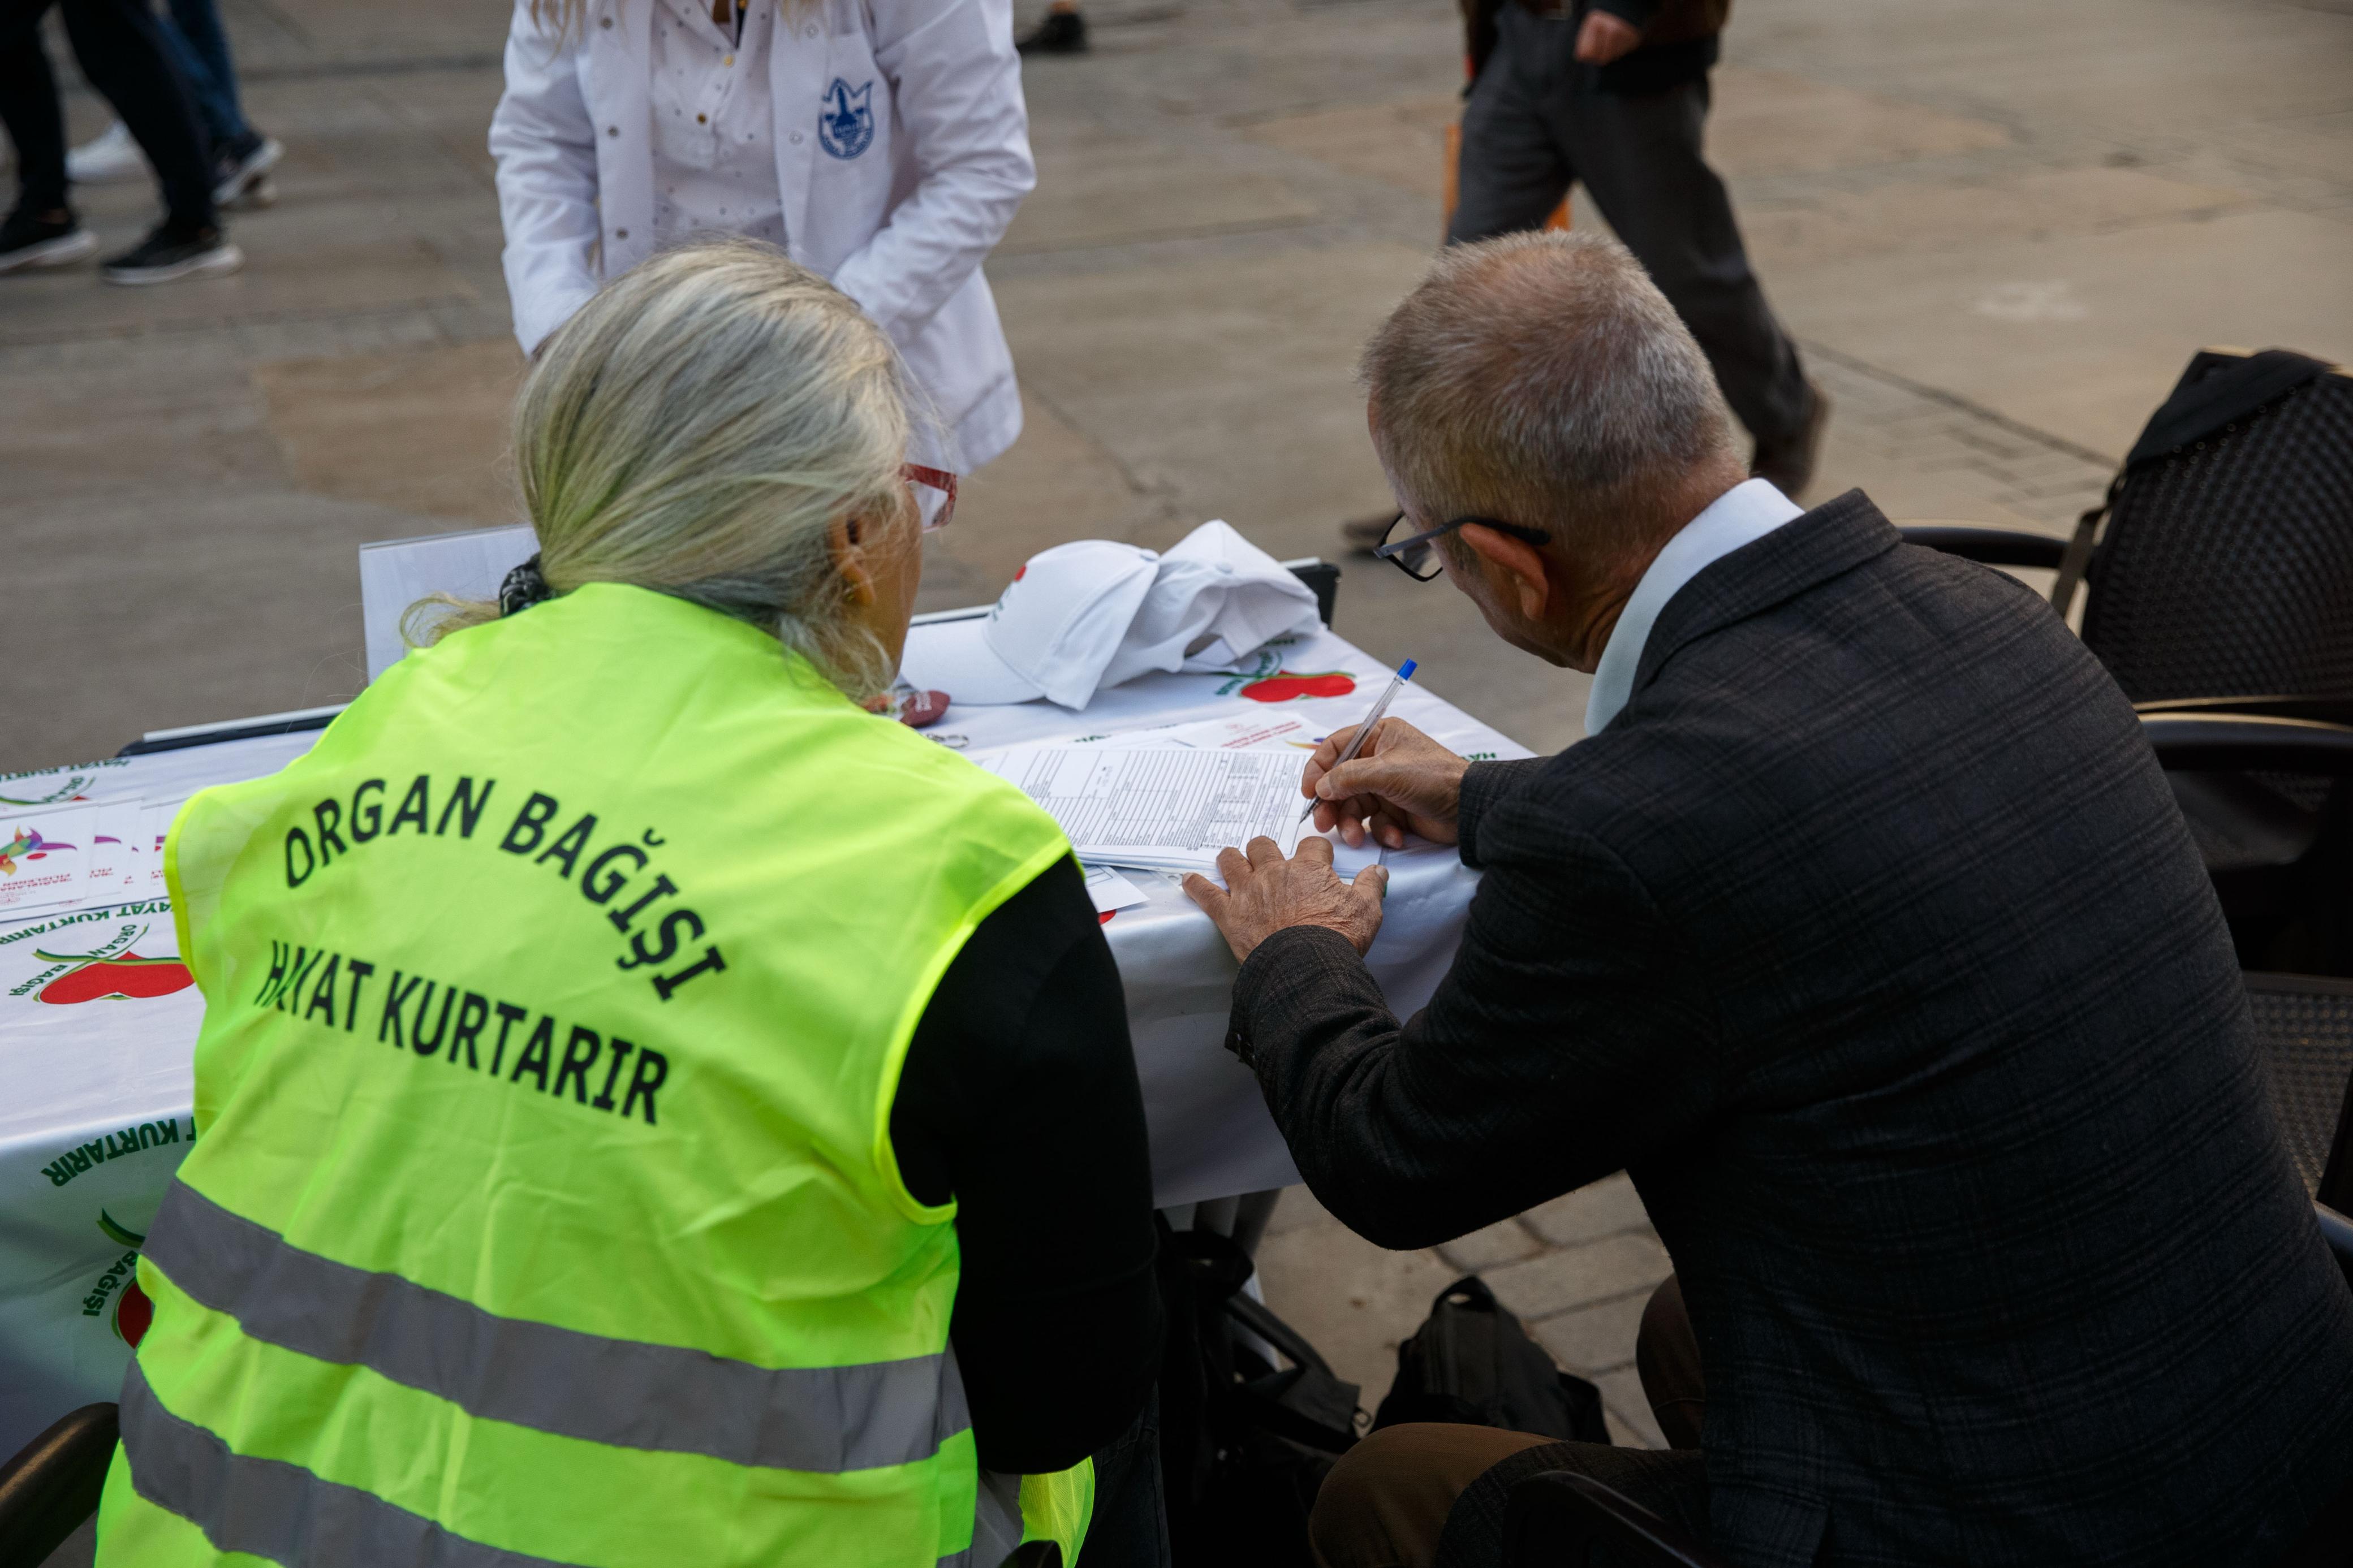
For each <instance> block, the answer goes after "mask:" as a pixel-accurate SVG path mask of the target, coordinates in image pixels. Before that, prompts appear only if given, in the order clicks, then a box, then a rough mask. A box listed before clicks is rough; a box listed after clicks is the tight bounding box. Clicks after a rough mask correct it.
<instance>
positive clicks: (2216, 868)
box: [1905, 349, 2353, 975]
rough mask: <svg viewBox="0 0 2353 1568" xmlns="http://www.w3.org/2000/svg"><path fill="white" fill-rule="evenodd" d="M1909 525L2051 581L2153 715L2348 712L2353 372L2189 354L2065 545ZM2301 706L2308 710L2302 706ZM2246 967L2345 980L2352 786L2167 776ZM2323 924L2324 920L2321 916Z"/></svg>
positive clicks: (2342, 716) (2275, 359) (1977, 556)
mask: <svg viewBox="0 0 2353 1568" xmlns="http://www.w3.org/2000/svg"><path fill="white" fill-rule="evenodd" d="M1905 538H1906V539H1907V540H1909V541H1910V542H1914V543H1917V544H1925V545H1927V546H1929V547H1931V548H1933V549H1937V550H1942V551H1945V552H1947V553H1950V554H1955V555H1959V556H1963V557H1965V558H1967V559H1969V560H1972V561H1978V562H1982V563H1986V564H1988V565H1994V566H2016V567H2028V568H2042V569H2044V570H2050V571H2054V572H2056V573H2057V574H2058V576H2057V579H2056V581H2055V582H2054V583H2053V584H2052V592H2051V602H2052V605H2053V606H2054V607H2056V608H2057V609H2058V611H2059V613H2060V614H2061V615H2065V614H2067V613H2068V611H2069V609H2070V608H2071V607H2072V606H2073V602H2074V598H2075V595H2076V592H2077V590H2078V589H2079V588H2081V589H2083V590H2084V620H2083V628H2084V643H2085V645H2086V646H2087V647H2090V648H2091V650H2092V651H2093V652H2094V654H2096V655H2097V656H2098V657H2099V658H2100V661H2101V662H2102V663H2103V664H2105V665H2106V666H2107V668H2108V669H2109V671H2110V672H2111V673H2112V674H2114V675H2115V676H2116V682H2117V684H2118V685H2120V686H2122V687H2123V688H2124V690H2125V694H2126V696H2127V697H2129V698H2131V699H2132V700H2133V701H2134V703H2135V704H2136V705H2137V706H2139V707H2140V708H2141V709H2142V710H2143V711H2145V712H2158V711H2182V710H2206V711H2214V710H2237V711H2242V712H2253V713H2262V714H2270V715H2274V716H2285V717H2300V718H2306V719H2318V720H2332V719H2333V720H2336V721H2353V613H2348V606H2353V375H2348V374H2347V373H2346V372H2345V371H2344V370H2342V369H2339V368H2337V367H2334V366H2331V365H2328V364H2326V363H2323V362H2321V361H2319V360H2316V359H2311V358H2308V357H2306V356H2305V355H2302V354H2295V353H2286V352H2285V351H2283V350H2277V349H2274V350H2268V351H2265V352H2264V353H2243V352H2241V351H2236V350H2219V349H2210V350H2205V351H2203V352H2201V353H2199V354H2198V355H2197V356H2196V357H2195V358H2193V359H2192V360H2191V361H2190V363H2189V369H2188V370H2187V371H2185V372H2184V373H2183V374H2182V377H2181V380H2180V382H2179V384H2177V385H2176V386H2175V387H2174V389H2173V392H2172V395H2170V396H2168V398H2167V399H2166V401H2165V404H2164V405H2163V406H2162V407H2160V408H2158V411H2157V413H2156V414H2155V415H2154V416H2152V417H2151V418H2150V420H2149V422H2148V426H2147V429H2145V430H2144V431H2143V432H2142V433H2141V436H2140V439H2139V440H2138V441H2137V442H2136V443H2135V444H2134V447H2133V449H2132V452H2131V454H2130V455H2129V456H2128V457H2127V458H2126V460H2125V466H2124V468H2123V470H2122V471H2121V472H2119V473H2118V474H2117V475H2116V479H2115V480H2114V481H2113V482H2112V483H2111V484H2110V485H2109V487H2108V492H2107V496H2106V499H2105V500H2104V501H2103V502H2102V503H2101V504H2100V505H2099V506H2097V507H2094V508H2093V509H2092V510H2090V511H2087V512H2085V513H2084V516H2083V518H2082V519H2081V521H2079V522H2078V523H2077V525H2076V528H2075V531H2074V534H2073V537H2072V538H2071V539H2067V540H2058V539H2052V538H2050V537H2048V536H2045V535H2042V534H2034V533H2028V532H2025V531H2021V530H2012V529H2002V528H1989V527H1979V526H1976V525H1957V524H1935V525H1928V526H1921V527H1915V528H1909V529H1906V530H1905ZM2299 705H2300V706H2299ZM2175 792H2176V794H2177V795H2179V798H2180V801H2181V805H2182V811H2183V815H2184V816H2187V817H2188V818H2189V824H2190V830H2191V832H2192V833H2193V835H2195V836H2196V837H2197V839H2198V843H2199V848H2200V852H2201V853H2202V854H2204V855H2205V857H2206V860H2207V867H2208V869H2209V870H2210V871H2211V872H2213V873H2214V878H2215V888H2216V891H2217V892H2218V894H2220V896H2221V900H2222V905H2223V910H2224V912H2225V914H2227V915H2228V916H2229V917H2230V920H2231V929H2232V936H2233V938H2234V939H2235V940H2236V941H2237V942H2238V946H2239V955H2240V962H2241V963H2242V965H2243V966H2245V967H2247V968H2251V969H2295V970H2300V971H2310V972H2314V973H2330V974H2344V975H2353V928H2348V924H2347V922H2345V921H2343V919H2342V918H2341V916H2342V910H2343V908H2344V898H2343V893H2344V890H2345V889H2353V786H2348V784H2347V783H2346V782H2344V779H2343V776H2342V775H2341V773H2340V774H2339V775H2338V776H2337V777H2336V778H2334V779H2332V778H2330V777H2328V776H2325V775H2320V774H2315V773H2306V772H2304V771H2302V770H2298V769H2292V768H2272V769H2260V770H2253V771H2242V772H2238V773H2229V772H2225V771H2222V770H2219V769H2214V768H2208V769H2204V770H2200V773H2198V774H2196V775H2194V776H2192V775H2187V774H2182V775H2176V777H2175ZM2332 920H2333V923H2332Z"/></svg>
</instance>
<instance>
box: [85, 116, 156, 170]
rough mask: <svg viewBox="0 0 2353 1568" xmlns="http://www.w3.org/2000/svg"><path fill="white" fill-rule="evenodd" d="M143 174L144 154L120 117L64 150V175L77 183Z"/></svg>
mask: <svg viewBox="0 0 2353 1568" xmlns="http://www.w3.org/2000/svg"><path fill="white" fill-rule="evenodd" d="M146 177H147V154H146V153H142V152H141V151H140V150H139V143H138V142H133V141H132V139H131V132H130V130H129V128H128V127H126V126H125V125H124V124H123V123H122V121H120V120H118V121H115V122H114V123H113V124H111V125H110V126H108V127H107V128H106V129H105V130H104V131H102V132H100V133H99V134H98V135H96V136H93V137H91V138H90V140H89V141H87V142H83V143H82V144H81V145H80V146H79V147H77V148H75V149H74V150H73V151H72V152H70V153H67V154H66V178H67V179H69V180H71V181H73V182H74V184H78V185H103V184H110V183H111V182H113V181H117V180H143V179H145V178H146Z"/></svg>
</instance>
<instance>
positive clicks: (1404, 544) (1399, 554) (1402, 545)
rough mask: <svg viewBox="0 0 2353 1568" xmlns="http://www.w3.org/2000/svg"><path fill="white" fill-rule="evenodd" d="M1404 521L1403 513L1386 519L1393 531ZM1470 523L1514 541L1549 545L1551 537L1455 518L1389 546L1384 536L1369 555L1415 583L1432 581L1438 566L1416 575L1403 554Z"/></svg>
mask: <svg viewBox="0 0 2353 1568" xmlns="http://www.w3.org/2000/svg"><path fill="white" fill-rule="evenodd" d="M1403 521H1405V513H1403V512H1399V513H1398V514H1397V516H1395V517H1393V518H1391V519H1390V520H1389V528H1390V530H1391V531H1395V530H1396V528H1397V525H1398V523H1400V522H1403ZM1474 522H1475V523H1477V524H1478V525H1479V526H1480V527H1481V528H1492V529H1493V530H1494V531H1496V532H1498V533H1508V534H1510V535H1511V536H1512V537H1513V538H1514V539H1517V540H1521V541H1524V542H1526V543H1529V544H1550V543H1551V542H1552V535H1551V534H1549V533H1546V531H1544V530H1543V529H1541V528H1526V527H1523V526H1522V525H1520V524H1519V523H1516V522H1504V521H1502V520H1500V519H1497V518H1492V517H1458V518H1456V519H1455V520H1454V521H1451V522H1447V523H1440V525H1439V526H1438V527H1436V528H1433V529H1430V530H1427V531H1424V532H1421V533H1417V534H1415V535H1414V536H1413V537H1412V538H1410V539H1400V540H1398V541H1397V542H1395V543H1391V542H1389V541H1388V538H1387V537H1386V536H1384V537H1383V539H1382V541H1381V542H1380V544H1379V545H1378V546H1377V547H1376V548H1375V549H1374V551H1373V553H1374V554H1375V555H1376V556H1377V557H1379V558H1380V559H1381V560H1383V561H1386V562H1388V563H1389V564H1390V565H1392V566H1394V567H1396V568H1397V569H1398V571H1400V572H1402V573H1404V574H1406V575H1407V576H1409V577H1410V578H1412V579H1413V580H1414V581H1415V582H1417V583H1430V582H1435V581H1436V580H1437V578H1438V576H1439V574H1440V573H1441V572H1443V571H1444V570H1445V568H1444V567H1443V566H1440V567H1439V568H1438V570H1437V571H1433V572H1431V573H1430V574H1429V575H1428V576H1426V577H1425V576H1423V575H1422V574H1420V573H1419V572H1417V571H1415V570H1414V569H1413V568H1412V567H1410V566H1409V565H1407V564H1406V563H1405V560H1404V555H1405V552H1407V551H1409V550H1410V549H1412V548H1413V547H1414V546H1415V545H1417V544H1428V543H1430V542H1431V541H1432V540H1435V539H1437V538H1439V537H1440V535H1443V534H1449V533H1451V532H1453V531H1455V530H1456V529H1458V528H1465V527H1468V526H1469V525H1471V524H1472V523H1474ZM1436 553H1437V552H1434V551H1433V552H1431V558H1432V559H1433V560H1435V559H1436Z"/></svg>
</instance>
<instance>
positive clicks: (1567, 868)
mask: <svg viewBox="0 0 2353 1568" xmlns="http://www.w3.org/2000/svg"><path fill="white" fill-rule="evenodd" d="M1472 771H1473V773H1474V774H1475V773H1477V771H1478V770H1476V769H1474V770H1472ZM1488 782H1489V783H1493V784H1517V785H1518V786H1519V787H1518V789H1517V790H1516V791H1514V793H1510V794H1505V795H1501V796H1500V797H1498V796H1493V795H1491V796H1489V797H1487V798H1486V799H1484V800H1483V801H1482V806H1483V810H1482V812H1481V813H1480V814H1479V816H1481V818H1482V820H1479V821H1477V822H1476V823H1475V825H1474V826H1475V830H1476V832H1477V841H1478V848H1479V853H1480V856H1481V858H1482V861H1483V863H1484V866H1485V873H1484V876H1483V877H1482V880H1481V882H1480V885H1479V889H1478V891H1477V892H1476V893H1475V894H1474V895H1472V900H1471V913H1470V919H1469V921H1468V923H1467V924H1466V926H1465V928H1464V931H1463V933H1462V943H1461V947H1460V948H1459V949H1458V950H1457V952H1456V953H1455V958H1454V964H1453V967H1452V968H1451V969H1450V970H1449V971H1448V972H1447V974H1446V977H1445V978H1444V979H1443V980H1441V981H1440V983H1439V986H1438V991H1437V993H1436V994H1434V995H1433V996H1431V998H1430V1005H1429V1006H1427V1007H1425V1008H1424V1009H1422V1010H1421V1011H1420V1012H1419V1013H1417V1014H1415V1015H1414V1016H1412V1017H1411V1018H1409V1019H1408V1020H1407V1021H1405V1022H1404V1023H1403V1024H1399V1023H1398V1019H1397V1017H1396V1016H1394V1015H1393V1014H1391V1013H1390V1011H1389V1010H1388V1004H1387V1003H1386V1002H1385V1001H1383V999H1382V997H1381V992H1380V987H1379V986H1378V985H1377V984H1374V983H1373V978H1372V976H1371V975H1370V974H1369V973H1366V969H1365V965H1364V961H1363V960H1361V959H1359V958H1358V957H1357V956H1356V948H1355V947H1353V946H1352V945H1350V943H1349V942H1348V940H1347V939H1346V938H1345V937H1344V936H1341V935H1340V934H1339V933H1338V932H1336V931H1326V930H1324V929H1323V928H1322V927H1318V926H1293V927H1290V928H1288V929H1286V930H1283V931H1276V932H1275V933H1274V934H1273V935H1272V936H1271V937H1269V938H1267V939H1266V941H1264V942H1261V943H1260V944H1259V946H1258V948H1257V949H1256V951H1254V952H1251V954H1250V960H1249V962H1248V963H1244V964H1243V965H1242V967H1241V973H1240V975H1239V976H1238V977H1237V978H1236V981H1235V984H1234V1007H1233V1018H1232V1033H1231V1035H1230V1036H1229V1042H1230V1043H1231V1044H1232V1045H1233V1047H1234V1048H1235V1049H1236V1051H1237V1053H1238V1054H1240V1055H1241V1056H1242V1058H1243V1059H1244V1060H1245V1061H1248V1062H1249V1063H1250V1065H1251V1067H1252V1068H1254V1069H1255V1070H1256V1071H1257V1073H1258V1078H1259V1083H1260V1086H1261V1089H1264V1091H1265V1094H1266V1101H1267V1108H1268V1109H1269V1110H1271V1111H1272V1112H1273V1115H1274V1123H1275V1125H1276V1126H1277V1127H1278V1128H1280V1129H1282V1137H1283V1142H1285V1143H1286V1144H1288V1145H1289V1146H1290V1149H1291V1153H1292V1157H1293V1159H1294V1160H1296V1161H1297V1162H1298V1163H1299V1171H1300V1173H1301V1175H1303V1176H1304V1177H1305V1178H1306V1181H1307V1184H1308V1186H1309V1187H1310V1188H1311V1189H1312V1190H1313V1191H1314V1194H1315V1195H1316V1197H1317V1198H1318V1199H1319V1200H1321V1201H1322V1202H1323V1204H1324V1206H1325V1207H1326V1208H1328V1209H1330V1210H1331V1211H1332V1213H1333V1214H1334V1215H1337V1216H1338V1217H1339V1219H1340V1220H1341V1222H1342V1223H1344V1224H1345V1225H1346V1226H1348V1228H1349V1229H1351V1230H1353V1231H1355V1232H1356V1233H1357V1234H1358V1235H1359V1236H1362V1237H1366V1238H1367V1239H1369V1240H1371V1241H1374V1242H1377V1243H1378V1244H1379V1245H1380V1246H1382V1247H1394V1248H1398V1249H1404V1248H1409V1247H1430V1246H1432V1245H1434V1244H1436V1243H1438V1242H1441V1241H1448V1240H1451V1239H1452V1238H1453V1237H1458V1236H1461V1235H1462V1234H1464V1233H1465V1232H1468V1231H1471V1230H1474V1229H1476V1228H1478V1227H1479V1226H1483V1225H1488V1224H1491V1223H1493V1221H1495V1220H1499V1219H1503V1218H1504V1217H1506V1216H1507V1215H1514V1214H1517V1213H1519V1212H1520V1211H1521V1210H1523V1209H1525V1208H1529V1207H1531V1206H1533V1205H1536V1204H1539V1203H1542V1202H1543V1201H1544V1200H1546V1198H1550V1197H1554V1196H1556V1195H1557V1194H1561V1193H1564V1192H1567V1191H1569V1190H1570V1189H1572V1188H1575V1187H1577V1186H1581V1185H1583V1184H1585V1183H1587V1182H1589V1181H1593V1180H1595V1179H1596V1178H1598V1177H1600V1176H1604V1175H1607V1174H1608V1173H1609V1172H1611V1171H1614V1170H1617V1169H1619V1168H1620V1166H1623V1165H1626V1164H1628V1163H1632V1162H1634V1161H1637V1160H1640V1159H1641V1158H1642V1157H1643V1156H1644V1155H1646V1154H1648V1153H1651V1152H1657V1151H1659V1150H1661V1149H1663V1148H1667V1147H1671V1146H1673V1145H1675V1144H1677V1143H1679V1142H1684V1141H1687V1140H1688V1138H1689V1137H1690V1135H1691V1132H1692V1131H1693V1130H1694V1128H1695V1127H1697V1126H1698V1125H1700V1123H1701V1122H1702V1121H1703V1120H1704V1118H1705V1117H1706V1115H1707V1114H1708V1113H1709V1111H1710V1110H1711V1108H1712V1106H1713V1105H1714V1103H1715V1095H1716V1084H1715V1056H1714V1042H1715V1039H1716V1037H1717V1035H1718V1026H1717V1020H1716V1014H1715V999H1714V996H1713V994H1712V993H1711V992H1710V990H1709V988H1708V985H1707V983H1706V976H1705V975H1704V973H1701V972H1700V971H1699V969H1698V968H1697V966H1696V965H1695V964H1694V963H1693V962H1692V960H1691V957H1690V955H1689V953H1688V952H1686V950H1685V949H1684V947H1683V942H1682V941H1681V939H1680V938H1679V936H1678V935H1677V933H1676V932H1675V931H1673V930H1672V929H1671V928H1670V927H1669V926H1668V925H1667V923H1666V922H1665V921H1663V920H1662V918H1661V916H1660V913H1659V911H1658V910H1657V909H1656V907H1655V906H1653V905H1652V903H1651V900H1650V897H1649V895H1648V893H1647V892H1646V891H1645V890H1644V889H1643V887H1642V884H1641V881H1640V879H1637V878H1636V877H1635V876H1634V875H1633V873H1632V872H1631V871H1630V869H1629V868H1627V867H1626V866H1625V864H1624V863H1623V862H1622V861H1620V859H1619V858H1617V857H1616V856H1615V855H1613V854H1611V853H1610V852H1609V849H1608V847H1605V846H1604V845H1602V844H1601V843H1599V841H1598V840H1596V839H1594V838H1592V837H1589V836H1587V835H1584V834H1581V833H1577V832H1575V831H1573V830H1569V829H1567V828H1564V827H1562V826H1559V825H1558V824H1556V823H1552V822H1550V821H1548V820H1546V817H1545V813H1544V807H1543V805H1542V803H1541V801H1540V800H1536V799H1532V798H1530V796H1531V795H1533V794H1535V792H1532V791H1530V790H1528V789H1527V787H1526V786H1527V784H1528V782H1529V781H1528V779H1527V777H1526V775H1525V773H1522V774H1520V775H1519V776H1517V777H1516V778H1515V777H1514V774H1512V773H1492V774H1490V775H1489V776H1488ZM1466 783H1467V781H1466ZM1470 798H1471V792H1470V791H1469V790H1468V789H1466V790H1465V794H1464V800H1465V810H1464V814H1463V816H1464V820H1465V822H1466V823H1470V822H1471V821H1472V811H1471V809H1470ZM1469 842H1470V840H1469V839H1468V838H1467V837H1466V839H1465V843H1466V844H1467V843H1469Z"/></svg>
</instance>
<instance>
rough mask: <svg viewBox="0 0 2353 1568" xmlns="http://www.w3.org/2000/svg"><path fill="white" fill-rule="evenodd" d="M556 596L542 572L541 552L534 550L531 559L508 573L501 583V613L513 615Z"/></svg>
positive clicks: (502, 614)
mask: <svg viewBox="0 0 2353 1568" xmlns="http://www.w3.org/2000/svg"><path fill="white" fill-rule="evenodd" d="M554 596H555V595H554V593H553V592H551V591H550V590H549V588H548V586H547V579H546V578H545V577H543V576H542V575H541V574H540V570H539V553H538V552H536V551H533V552H532V557H531V559H530V560H528V561H526V562H524V563H522V565H520V566H518V567H516V568H515V569H514V570H513V571H512V572H510V573H508V574H506V580H505V581H504V582H502V583H501V584H499V614H500V615H501V616H512V615H513V614H514V613H515V612H516V611H518V610H528V609H530V608H531V607H532V606H533V605H536V604H538V603H539V602H540V601H541V600H543V599H552V598H554Z"/></svg>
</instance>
